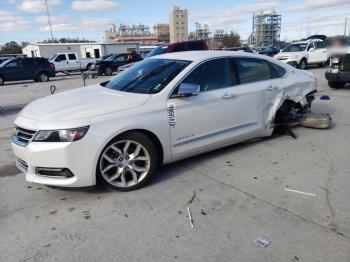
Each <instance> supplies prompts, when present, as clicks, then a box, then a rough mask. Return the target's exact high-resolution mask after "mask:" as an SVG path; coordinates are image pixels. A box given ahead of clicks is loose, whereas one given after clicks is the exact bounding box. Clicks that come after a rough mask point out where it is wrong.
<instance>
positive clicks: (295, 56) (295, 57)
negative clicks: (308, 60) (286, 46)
mask: <svg viewBox="0 0 350 262" xmlns="http://www.w3.org/2000/svg"><path fill="white" fill-rule="evenodd" d="M298 58H299V56H298V55H292V56H291V57H290V58H289V59H298Z"/></svg>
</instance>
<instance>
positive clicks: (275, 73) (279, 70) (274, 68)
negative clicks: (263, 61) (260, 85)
mask: <svg viewBox="0 0 350 262" xmlns="http://www.w3.org/2000/svg"><path fill="white" fill-rule="evenodd" d="M268 64H269V66H270V70H271V78H281V77H284V75H285V74H286V70H285V69H284V68H283V67H281V66H278V65H276V64H275V63H271V62H268Z"/></svg>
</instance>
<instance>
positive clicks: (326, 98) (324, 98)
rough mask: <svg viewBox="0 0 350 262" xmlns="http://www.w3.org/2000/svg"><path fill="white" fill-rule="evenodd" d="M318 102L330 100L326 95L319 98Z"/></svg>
mask: <svg viewBox="0 0 350 262" xmlns="http://www.w3.org/2000/svg"><path fill="white" fill-rule="evenodd" d="M320 100H331V98H330V97H329V96H328V95H323V96H321V97H320Z"/></svg>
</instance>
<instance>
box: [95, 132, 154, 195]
mask: <svg viewBox="0 0 350 262" xmlns="http://www.w3.org/2000/svg"><path fill="white" fill-rule="evenodd" d="M158 165H159V156H158V153H157V150H156V147H155V145H154V144H153V143H152V141H151V140H150V139H149V138H148V137H147V136H146V135H145V134H143V133H140V132H133V133H125V134H122V135H120V136H118V137H117V138H115V139H113V140H112V141H111V142H110V143H108V144H107V146H106V147H105V148H104V149H103V151H102V153H101V155H100V157H99V160H98V164H97V170H96V175H97V180H98V182H102V183H103V184H105V185H107V186H108V187H110V188H112V189H114V190H118V191H131V190H135V189H138V188H141V187H143V186H144V185H145V184H146V183H147V182H149V180H150V179H151V177H152V175H153V174H154V173H155V172H156V170H157V168H158Z"/></svg>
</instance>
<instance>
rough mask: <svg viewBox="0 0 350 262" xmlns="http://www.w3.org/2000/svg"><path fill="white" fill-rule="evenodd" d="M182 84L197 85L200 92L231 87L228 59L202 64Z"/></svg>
mask: <svg viewBox="0 0 350 262" xmlns="http://www.w3.org/2000/svg"><path fill="white" fill-rule="evenodd" d="M183 83H187V84H195V85H199V86H200V91H201V92H205V91H211V90H215V89H220V88H225V87H229V86H231V79H230V69H229V64H228V59H227V58H219V59H214V60H210V61H208V62H205V63H203V64H202V65H200V66H198V67H197V68H196V69H195V70H194V71H192V72H191V73H190V74H189V75H188V76H187V77H186V78H185V80H183Z"/></svg>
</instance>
